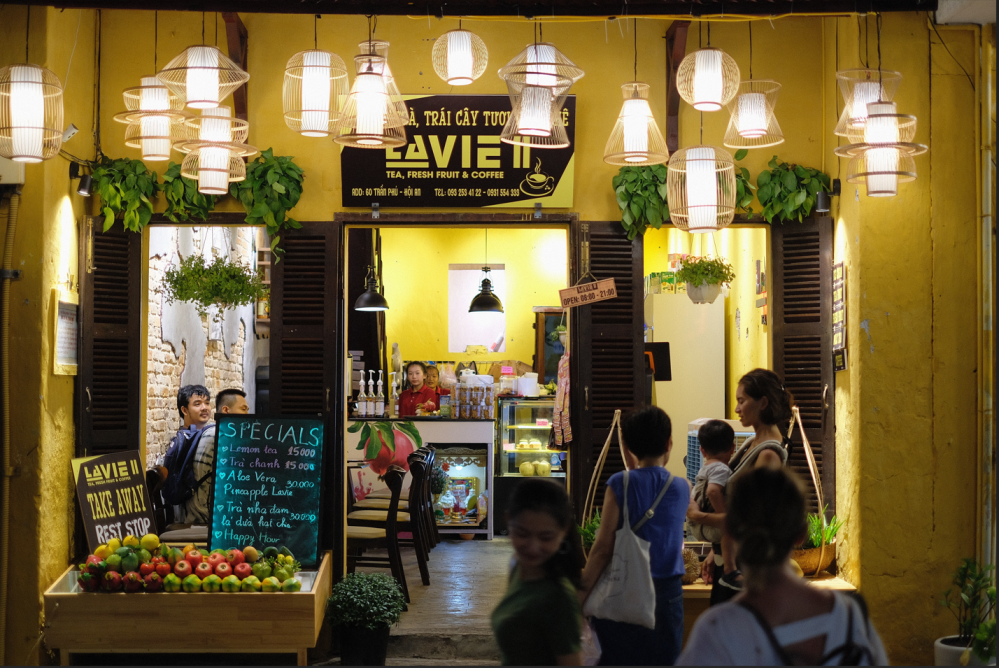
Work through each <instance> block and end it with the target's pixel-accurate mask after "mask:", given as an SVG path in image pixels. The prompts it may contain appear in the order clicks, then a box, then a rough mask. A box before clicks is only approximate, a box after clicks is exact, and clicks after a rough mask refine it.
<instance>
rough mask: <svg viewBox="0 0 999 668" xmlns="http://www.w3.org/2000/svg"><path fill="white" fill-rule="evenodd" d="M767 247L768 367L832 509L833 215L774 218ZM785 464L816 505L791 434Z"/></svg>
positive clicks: (797, 442) (802, 458)
mask: <svg viewBox="0 0 999 668" xmlns="http://www.w3.org/2000/svg"><path fill="white" fill-rule="evenodd" d="M771 239H772V247H773V267H772V269H771V276H772V286H773V288H772V294H773V324H772V327H773V329H772V332H773V354H774V371H775V372H776V373H777V375H778V376H780V377H781V379H783V381H784V386H785V387H786V388H787V390H788V391H789V392H791V393H792V394H793V395H794V398H795V399H796V400H797V402H798V408H799V410H800V411H801V421H802V424H803V425H804V427H805V435H806V436H808V441H809V443H810V444H811V446H812V450H813V451H814V452H815V459H816V462H817V463H818V465H819V472H820V473H821V476H822V493H823V496H824V497H825V501H826V503H827V504H828V505H829V511H830V512H835V510H836V452H835V425H834V416H835V415H836V411H835V408H834V407H833V398H834V396H835V392H834V389H835V385H834V383H835V376H834V373H833V368H832V254H833V220H832V218H829V217H827V216H823V217H819V218H808V219H806V220H805V222H804V223H800V224H799V223H786V224H783V225H780V224H775V225H774V226H773V227H772V228H771ZM793 440H794V446H793V449H792V454H791V461H790V466H791V468H792V469H794V471H796V472H797V473H798V474H799V475H800V476H801V477H802V479H803V480H805V481H806V484H807V485H808V487H809V490H810V494H809V505H810V508H811V511H812V512H814V511H815V508H816V506H817V501H816V497H815V491H814V489H813V488H812V484H811V477H810V475H809V471H808V463H807V462H806V460H805V452H804V449H803V448H802V446H801V442H800V437H796V438H794V439H793Z"/></svg>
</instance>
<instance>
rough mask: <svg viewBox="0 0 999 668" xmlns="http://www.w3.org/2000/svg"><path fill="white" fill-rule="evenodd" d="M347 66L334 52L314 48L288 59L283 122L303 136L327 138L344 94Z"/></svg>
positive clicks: (337, 114)
mask: <svg viewBox="0 0 999 668" xmlns="http://www.w3.org/2000/svg"><path fill="white" fill-rule="evenodd" d="M347 90H348V85H347V66H346V65H344V63H343V59H342V58H340V56H338V55H336V54H335V53H330V52H329V51H323V50H321V49H313V50H310V51H300V52H299V53H296V54H295V55H294V56H292V57H291V58H289V59H288V65H287V66H286V67H285V70H284V95H283V101H284V122H285V124H287V126H288V127H289V128H291V129H292V130H294V131H295V132H298V133H300V134H302V135H303V136H305V137H328V136H329V135H330V134H332V133H333V131H334V129H335V128H336V123H337V121H338V120H339V118H340V109H341V108H342V107H343V104H344V101H345V99H346V97H347Z"/></svg>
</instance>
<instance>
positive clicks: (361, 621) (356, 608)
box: [327, 573, 406, 666]
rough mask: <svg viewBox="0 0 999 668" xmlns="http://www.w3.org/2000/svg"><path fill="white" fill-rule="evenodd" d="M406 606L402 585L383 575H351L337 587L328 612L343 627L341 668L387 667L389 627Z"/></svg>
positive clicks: (341, 631) (341, 630) (333, 621)
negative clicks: (351, 667) (355, 667)
mask: <svg viewBox="0 0 999 668" xmlns="http://www.w3.org/2000/svg"><path fill="white" fill-rule="evenodd" d="M405 605H406V599H405V597H404V596H403V593H402V588H401V587H400V586H399V583H398V582H396V580H395V578H393V577H392V576H390V575H386V574H384V573H350V574H348V575H347V577H345V578H344V579H343V580H341V581H340V582H338V583H337V584H335V585H334V586H333V593H332V594H331V595H330V598H329V605H328V606H327V612H328V614H329V617H330V622H331V624H332V625H333V626H334V627H337V626H338V627H340V665H342V666H384V665H385V656H386V654H387V653H388V639H389V627H391V626H392V624H395V623H396V622H397V621H399V617H400V616H401V615H402V610H403V608H404V607H405Z"/></svg>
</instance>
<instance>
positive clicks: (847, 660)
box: [818, 594, 874, 666]
mask: <svg viewBox="0 0 999 668" xmlns="http://www.w3.org/2000/svg"><path fill="white" fill-rule="evenodd" d="M851 601H856V603H857V605H858V606H860V611H861V614H862V615H863V617H864V629H865V630H866V632H867V637H868V639H869V638H870V626H869V624H870V619H869V618H868V616H867V602H866V601H864V599H863V597H861V596H860V595H859V594H856V595H855V596H854V595H851V596H848V597H847V598H846V600H845V601H844V602H845V603H846V640H844V641H843V644H842V645H840V646H838V647H834V648H833V649H831V650H829V652H828V653H827V654H826V655H825V656H823V657H822V658H821V659H819V661H818V663H819V665H824V664H826V663H828V662H829V661H830V660H831V659H832V658H833V657H834V656H837V655H839V654H842V655H843V657H842V658H841V659H840V660H839V665H841V666H860V665H862V662H863V661H864V660H865V659H866V660H867V664H868V665H874V654H873V652H871V648H870V646H869V645H859V644H857V643H856V642H854V640H853V605H852V604H851Z"/></svg>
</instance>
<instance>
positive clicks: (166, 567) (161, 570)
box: [156, 561, 173, 578]
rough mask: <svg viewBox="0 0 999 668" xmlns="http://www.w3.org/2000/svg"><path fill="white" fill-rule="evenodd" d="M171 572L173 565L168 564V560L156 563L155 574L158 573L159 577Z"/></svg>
mask: <svg viewBox="0 0 999 668" xmlns="http://www.w3.org/2000/svg"><path fill="white" fill-rule="evenodd" d="M171 573H173V566H171V565H170V562H168V561H161V562H160V563H158V564H156V574H157V575H159V576H160V578H165V577H166V576H168V575H170V574H171Z"/></svg>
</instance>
